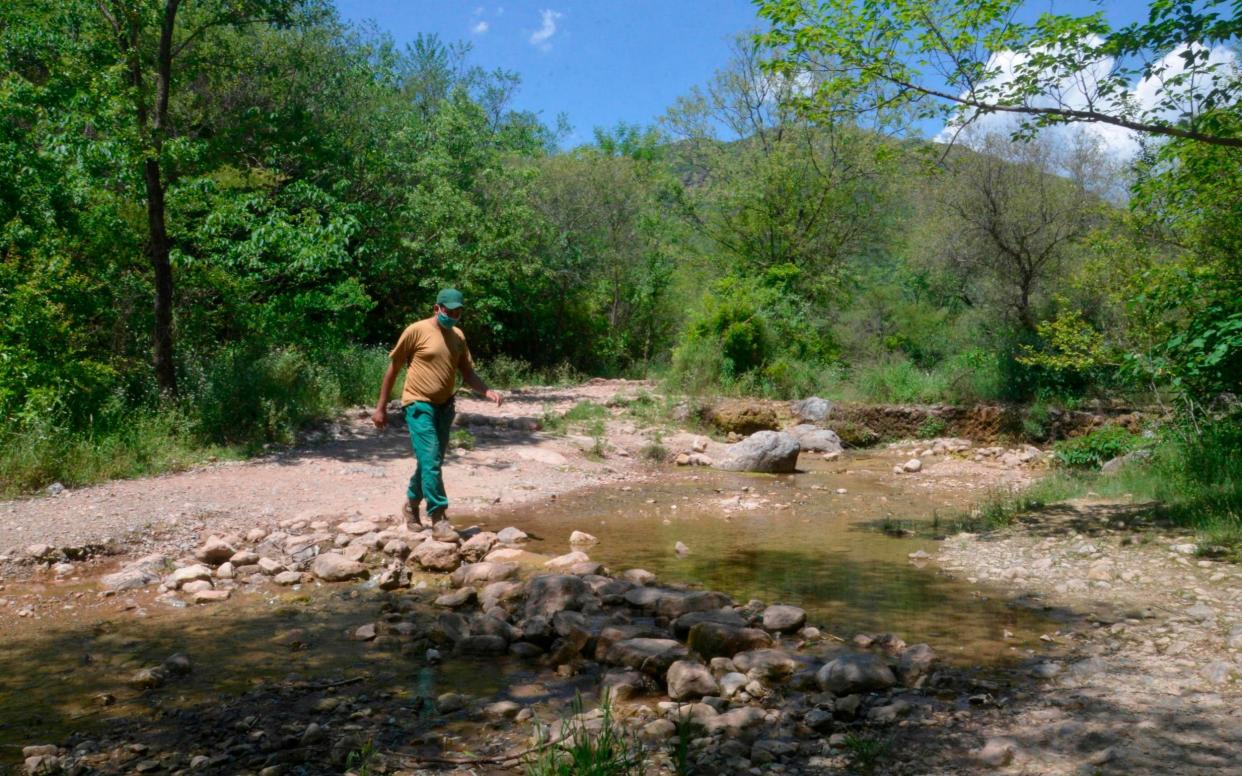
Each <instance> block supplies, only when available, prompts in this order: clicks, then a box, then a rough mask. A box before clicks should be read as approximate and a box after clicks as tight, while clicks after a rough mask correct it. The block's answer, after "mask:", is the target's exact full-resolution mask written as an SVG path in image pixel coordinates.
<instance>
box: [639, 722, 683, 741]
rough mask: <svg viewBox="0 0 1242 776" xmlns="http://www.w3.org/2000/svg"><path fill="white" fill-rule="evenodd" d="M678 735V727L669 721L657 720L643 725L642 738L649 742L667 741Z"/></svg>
mask: <svg viewBox="0 0 1242 776" xmlns="http://www.w3.org/2000/svg"><path fill="white" fill-rule="evenodd" d="M676 734H677V725H676V724H674V723H673V721H672V720H669V719H655V720H652V721H651V722H648V723H647V724H646V725H643V732H642V738H643V739H644V740H647V741H653V742H660V741H666V740H668V739H670V738H672V737H673V736H674V735H676Z"/></svg>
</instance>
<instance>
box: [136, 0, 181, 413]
mask: <svg viewBox="0 0 1242 776" xmlns="http://www.w3.org/2000/svg"><path fill="white" fill-rule="evenodd" d="M180 4H181V0H168V2H167V5H165V6H164V18H163V22H162V24H161V25H160V43H159V50H158V51H157V52H156V57H155V111H154V114H155V115H154V116H153V117H152V121H151V149H150V152H149V155H148V156H147V160H146V162H144V164H143V168H144V169H143V174H144V177H145V178H146V182H147V225H148V228H149V230H150V245H149V248H148V249H149V251H150V254H151V268H152V269H153V270H155V331H154V336H153V341H152V347H151V361H152V365H153V366H154V367H155V379H156V382H158V383H159V386H160V390H162V391H164V392H165V393H168V394H171V395H176V393H177V369H176V366H175V365H174V364H173V332H172V303H173V277H172V263H171V262H170V261H169V253H170V252H171V249H172V246H171V245H170V244H169V242H168V229H167V226H166V220H165V214H164V178H163V171H162V170H161V169H160V155H161V153H162V152H163V149H164V132H165V130H166V127H167V126H168V94H169V92H170V91H171V88H172V39H173V29H174V28H175V26H176V23H177V7H178V6H179V5H180ZM139 99H141V96H140V97H139Z"/></svg>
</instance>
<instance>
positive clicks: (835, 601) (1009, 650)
mask: <svg viewBox="0 0 1242 776" xmlns="http://www.w3.org/2000/svg"><path fill="white" fill-rule="evenodd" d="M803 465H804V466H809V467H810V468H809V469H808V470H807V471H806V472H804V473H800V474H796V475H784V476H773V475H746V474H732V473H728V472H717V471H709V470H696V471H694V474H693V475H687V474H685V472H686V471H687V470H681V471H680V472H678V473H676V474H670V475H668V476H665V477H661V478H658V479H656V480H654V481H650V482H643V483H639V484H635V485H633V486H629V487H628V489H623V488H626V487H627V486H624V485H623V486H617V487H610V488H604V489H596V490H591V491H586V492H582V493H578V494H573V495H570V496H567V497H560V498H557V499H555V500H554V501H551V502H548V503H545V504H542V505H540V506H538V507H529V506H525V507H521V508H518V509H514V510H511V511H509V512H506V513H501V514H497V515H495V516H494V517H492V518H491V519H489V520H488V521H487V523H486V525H487V527H489V528H495V529H499V528H501V527H503V526H506V525H515V526H517V527H519V528H522V529H523V530H525V531H527V532H529V533H531V534H532V535H535V536H537V537H538V538H539V540H538V541H535V542H532V544H531V545H530V547H529V549H531V550H532V551H534V552H540V553H543V554H553V555H555V554H560V553H563V552H567V551H568V550H569V544H568V542H569V534H570V533H571V532H572V531H573V530H575V529H577V530H581V531H586V532H588V533H591V534H593V535H594V536H596V537H597V538H598V539H599V540H600V543H599V544H597V545H595V546H593V547H588V548H585V549H586V551H587V552H588V553H589V554H590V556H591V558H592V560H597V561H600V562H602V563H604V564H605V565H606V566H608V567H610V568H612V569H614V570H618V571H619V570H623V569H627V568H635V567H638V568H645V569H647V570H648V571H651V572H654V573H655V574H657V575H658V576H659V577H660V578H661V579H662V580H668V581H675V582H685V583H691V584H695V585H701V586H703V587H704V588H709V589H713V590H720V591H723V592H726V593H728V594H730V595H732V596H733V597H734V598H735V599H737V600H738V601H741V602H744V601H746V600H748V599H751V598H758V599H760V600H762V601H764V602H765V603H778V602H779V603H787V604H794V605H796V606H801V607H803V608H804V609H806V610H807V612H808V619H809V622H811V623H812V624H816V625H818V626H819V627H821V628H823V629H826V630H827V631H828V632H830V633H833V634H836V635H839V636H842V637H844V638H847V639H848V638H849V637H852V636H853V635H854V634H855V633H857V632H860V631H865V632H880V631H892V632H894V633H897V634H898V635H900V636H902V637H903V638H904V639H905V640H906V641H907V642H908V643H916V642H919V641H926V642H928V643H930V644H932V645H933V646H935V647H936V649H937V650H938V651H940V652H942V653H943V654H945V655H947V656H949V657H951V658H952V657H954V656H956V657H957V658H958V659H959V661H961V662H989V661H995V660H1003V659H1006V658H1008V657H1011V656H1016V655H1017V654H1018V653H1017V649H1018V648H1020V647H1021V646H1022V645H1023V644H1029V643H1031V642H1032V641H1034V640H1036V639H1038V637H1039V635H1040V634H1041V633H1045V632H1047V631H1048V629H1049V622H1048V620H1047V619H1045V618H1044V617H1041V616H1039V615H1037V614H1034V613H1032V612H1031V610H1029V609H1026V608H1014V607H1011V606H1008V605H1006V604H1005V603H1004V602H1002V601H1001V600H999V598H998V596H995V595H987V594H986V593H981V592H980V591H979V589H978V588H977V587H975V586H973V585H970V584H969V583H967V582H965V581H961V580H951V579H949V578H947V577H946V576H944V575H942V574H941V573H939V571H938V570H937V568H936V566H935V564H934V563H926V562H912V561H911V559H910V558H909V557H908V556H909V554H910V553H913V552H915V551H917V550H923V551H925V552H927V553H928V554H930V555H933V556H934V555H935V554H936V551H937V548H936V542H935V541H933V540H931V539H926V538H924V539H914V538H894V537H892V536H889V535H886V534H885V533H884V532H883V531H882V530H880V529H881V527H883V526H884V525H895V524H899V525H903V526H913V527H918V526H920V525H921V526H923V527H924V528H926V529H928V530H924V531H919V532H918V533H919V534H920V535H927V534H929V533H932V531H931V530H930V529H932V526H933V520H934V519H935V517H936V515H938V514H939V515H946V516H948V515H951V514H953V513H955V512H958V511H960V510H962V509H964V508H967V507H968V506H969V499H970V498H971V496H969V495H967V494H965V493H956V492H952V491H944V490H925V489H922V488H920V487H919V486H918V485H917V484H916V483H917V482H918V481H917V480H914V479H913V478H905V479H903V478H901V477H897V476H894V475H893V474H892V473H891V468H892V460H891V459H887V458H882V457H879V456H860V457H854V458H850V459H846V460H843V461H837V462H823V461H818V462H812V463H809V464H807V463H803ZM838 489H845V493H844V494H841V493H838V492H837V490H838ZM650 502H654V503H650ZM739 502H740V503H739ZM748 506H749V507H751V508H747V507H748ZM679 541H680V542H683V543H684V544H686V545H687V546H688V547H689V548H690V552H689V554H688V555H686V556H685V557H679V556H678V555H677V553H675V552H674V550H673V548H674V545H675V544H676V543H677V542H679ZM998 592H999V591H998ZM1006 632H1008V633H1009V634H1010V635H1009V636H1008V637H1006Z"/></svg>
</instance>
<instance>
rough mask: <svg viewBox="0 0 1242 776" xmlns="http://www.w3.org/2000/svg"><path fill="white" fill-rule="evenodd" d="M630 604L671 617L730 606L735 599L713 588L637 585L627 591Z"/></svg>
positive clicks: (627, 600) (626, 600)
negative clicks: (697, 588)
mask: <svg viewBox="0 0 1242 776" xmlns="http://www.w3.org/2000/svg"><path fill="white" fill-rule="evenodd" d="M624 598H625V602H626V603H627V604H629V605H630V606H634V607H638V608H641V609H649V610H652V611H654V612H655V613H656V614H658V615H661V616H663V617H668V618H670V619H675V618H677V617H681V616H682V615H684V614H688V613H690V612H700V611H708V610H713V609H720V608H722V607H725V606H729V605H730V604H732V603H733V600H732V599H731V598H729V597H728V596H727V595H725V594H724V593H717V592H715V591H712V590H693V591H691V590H675V589H671V588H661V587H636V588H634V589H633V590H630V591H628V592H626V594H625V596H624Z"/></svg>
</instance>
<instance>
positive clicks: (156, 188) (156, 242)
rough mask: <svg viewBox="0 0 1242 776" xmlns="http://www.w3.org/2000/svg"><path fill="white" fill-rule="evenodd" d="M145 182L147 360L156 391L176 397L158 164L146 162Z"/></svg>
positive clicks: (169, 271)
mask: <svg viewBox="0 0 1242 776" xmlns="http://www.w3.org/2000/svg"><path fill="white" fill-rule="evenodd" d="M144 167H145V169H144V173H145V176H146V181H147V226H148V229H149V230H150V236H149V243H148V246H147V250H148V252H149V253H150V256H151V268H152V269H153V270H155V331H154V338H153V341H152V347H151V361H152V365H153V366H154V367H155V380H156V382H157V383H158V384H159V386H160V390H162V391H164V392H166V393H169V394H172V395H176V393H177V370H176V368H175V366H174V365H173V335H172V301H173V300H172V297H173V278H172V263H171V262H170V261H169V258H168V256H169V252H170V249H171V246H170V245H169V243H168V231H167V229H166V228H165V223H164V222H165V219H164V181H163V180H162V178H161V175H160V164H159V161H157V160H155V159H147V161H146V163H145V165H144Z"/></svg>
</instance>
